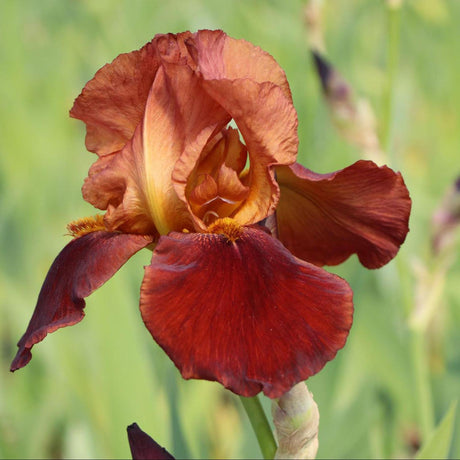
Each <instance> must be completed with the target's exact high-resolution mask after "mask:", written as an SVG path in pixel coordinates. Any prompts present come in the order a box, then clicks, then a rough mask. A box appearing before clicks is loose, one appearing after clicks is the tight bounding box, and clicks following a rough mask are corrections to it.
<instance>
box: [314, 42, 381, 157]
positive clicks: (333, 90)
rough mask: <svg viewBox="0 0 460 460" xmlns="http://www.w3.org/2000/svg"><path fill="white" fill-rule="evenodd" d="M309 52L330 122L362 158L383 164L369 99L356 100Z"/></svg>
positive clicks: (318, 56) (317, 56)
mask: <svg viewBox="0 0 460 460" xmlns="http://www.w3.org/2000/svg"><path fill="white" fill-rule="evenodd" d="M312 55H313V59H314V63H315V66H316V71H317V73H318V76H319V79H320V82H321V86H322V88H323V93H324V96H325V99H326V103H327V105H328V107H329V110H330V113H331V118H332V122H333V123H334V125H335V127H336V128H337V130H338V132H339V133H340V135H341V136H342V137H344V138H345V139H346V140H347V141H348V142H350V144H353V145H355V146H356V147H358V148H359V149H361V150H362V151H363V156H364V157H365V158H367V159H370V160H373V161H374V162H375V163H377V164H383V163H385V161H384V155H383V152H382V150H381V148H380V143H379V139H378V136H377V130H376V121H375V116H374V113H373V111H372V108H371V106H370V105H369V103H368V101H367V100H365V99H363V98H359V99H357V98H356V97H355V95H354V93H353V89H352V87H351V86H350V85H349V84H348V82H347V81H346V80H345V79H344V78H343V77H342V75H340V73H339V72H337V70H336V69H335V68H334V67H333V66H332V65H331V64H330V63H329V62H328V61H327V60H326V59H325V58H324V57H323V56H322V55H321V54H320V53H318V52H317V51H314V50H312Z"/></svg>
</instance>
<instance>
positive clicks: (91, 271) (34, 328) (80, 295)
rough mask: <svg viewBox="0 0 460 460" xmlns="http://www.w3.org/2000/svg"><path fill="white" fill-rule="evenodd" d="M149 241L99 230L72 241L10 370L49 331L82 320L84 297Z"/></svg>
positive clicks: (53, 267) (59, 258)
mask: <svg viewBox="0 0 460 460" xmlns="http://www.w3.org/2000/svg"><path fill="white" fill-rule="evenodd" d="M151 242H152V240H151V238H149V237H144V236H141V235H126V234H122V233H110V232H103V231H98V232H94V233H89V234H86V235H84V236H82V237H80V238H77V239H75V240H72V241H71V242H70V243H69V244H68V245H67V246H66V247H65V248H64V249H63V250H62V251H61V252H60V254H59V255H58V256H57V257H56V259H55V261H54V262H53V264H52V265H51V268H50V270H49V272H48V275H47V276H46V279H45V282H44V283H43V286H42V289H41V291H40V295H39V296H38V301H37V305H36V307H35V311H34V313H33V315H32V319H31V320H30V323H29V326H28V327H27V330H26V332H25V334H24V335H23V337H22V338H21V340H20V341H19V343H18V347H19V350H18V352H17V354H16V357H15V358H14V360H13V363H12V364H11V371H15V370H17V369H20V368H21V367H24V366H25V365H26V364H27V363H28V362H29V361H30V360H31V358H32V354H31V352H30V349H31V348H32V347H33V346H34V345H35V344H36V343H38V342H40V341H42V340H43V339H44V338H45V337H46V335H47V334H48V333H50V332H54V331H55V330H57V329H59V328H61V327H64V326H71V325H73V324H76V323H78V322H79V321H81V320H82V319H83V316H84V313H83V309H84V308H85V301H84V300H83V299H84V298H85V297H87V296H89V295H90V294H91V293H92V292H93V291H94V290H96V289H97V288H99V287H100V286H102V285H103V284H104V283H105V282H106V281H107V280H108V279H110V278H111V277H112V276H113V275H114V274H115V273H116V272H117V271H118V269H119V268H120V267H121V266H122V265H123V264H124V263H125V262H126V261H127V260H128V259H129V258H130V257H131V256H132V255H134V254H135V253H136V252H137V251H139V250H140V249H142V248H144V247H146V246H147V245H149V244H150V243H151Z"/></svg>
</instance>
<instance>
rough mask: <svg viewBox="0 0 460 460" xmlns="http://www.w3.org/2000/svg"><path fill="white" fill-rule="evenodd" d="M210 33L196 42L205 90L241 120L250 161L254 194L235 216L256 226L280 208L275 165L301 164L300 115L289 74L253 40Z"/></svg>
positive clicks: (240, 220)
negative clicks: (291, 94)
mask: <svg viewBox="0 0 460 460" xmlns="http://www.w3.org/2000/svg"><path fill="white" fill-rule="evenodd" d="M208 35H209V34H203V35H200V36H199V37H197V39H196V49H197V55H198V62H199V63H200V71H201V73H202V75H203V78H204V82H203V87H204V88H205V89H206V91H208V93H209V94H210V95H211V96H212V97H213V98H214V99H215V100H216V101H217V102H219V104H220V105H221V106H222V107H223V108H225V110H226V111H227V112H228V113H229V114H230V115H231V116H232V118H233V119H234V120H235V122H236V124H237V126H238V128H239V130H240V131H241V134H242V135H243V138H244V141H245V143H246V146H247V149H248V153H249V159H250V172H249V177H248V184H247V185H248V186H249V188H250V193H249V196H248V198H247V199H246V200H245V202H244V203H243V204H242V206H241V207H240V208H239V209H238V211H237V212H236V213H235V214H234V215H233V216H232V217H234V218H235V219H237V220H238V221H239V222H240V223H242V224H245V225H246V224H253V223H256V222H258V221H260V220H262V219H264V218H265V217H267V215H269V214H270V213H271V212H272V211H273V210H274V208H275V206H276V204H277V201H278V198H279V189H278V185H277V183H276V181H275V180H274V173H273V166H274V165H281V164H284V165H287V164H291V163H293V162H294V161H295V158H296V155H297V148H298V138H297V114H296V111H295V109H294V106H293V104H292V99H291V96H290V91H289V86H288V84H287V81H286V79H285V75H284V72H283V70H282V69H281V68H280V67H279V65H278V64H277V63H276V61H275V60H274V59H273V58H271V56H269V55H268V54H267V53H265V52H263V51H262V50H260V48H257V47H255V46H253V45H251V44H250V43H248V42H244V41H241V40H234V39H231V38H230V37H227V36H223V37H220V38H214V40H213V41H211V39H210V38H208ZM210 41H211V42H212V43H218V46H217V45H216V46H212V47H211V46H209V42H210ZM222 62H223V63H224V64H225V65H223V64H222Z"/></svg>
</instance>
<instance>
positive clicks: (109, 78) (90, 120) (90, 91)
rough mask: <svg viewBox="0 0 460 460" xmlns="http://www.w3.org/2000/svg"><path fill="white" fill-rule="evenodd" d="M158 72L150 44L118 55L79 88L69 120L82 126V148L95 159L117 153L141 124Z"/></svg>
mask: <svg viewBox="0 0 460 460" xmlns="http://www.w3.org/2000/svg"><path fill="white" fill-rule="evenodd" d="M158 68H159V59H158V56H157V53H156V49H155V46H154V42H153V41H152V42H150V43H147V44H146V45H145V46H144V47H143V48H141V49H140V50H138V51H133V52H131V53H126V54H121V55H120V56H118V57H117V58H116V59H115V60H114V61H113V62H112V63H110V64H106V65H105V66H104V67H102V68H101V69H100V70H99V71H98V72H97V73H96V75H95V76H94V78H93V79H92V80H90V81H89V82H88V83H87V84H86V86H85V87H84V88H83V91H82V93H81V94H80V95H79V96H78V97H77V99H76V100H75V103H74V105H73V107H72V109H71V111H70V116H72V117H73V118H78V119H80V120H82V121H83V122H85V123H86V130H87V132H86V147H87V149H88V150H89V151H91V152H95V153H97V154H99V155H106V154H108V153H112V152H116V151H118V150H120V149H121V148H122V147H123V146H124V145H125V144H126V143H127V142H128V140H129V139H131V137H132V136H133V134H134V131H135V129H136V127H137V126H138V125H139V123H140V122H141V120H142V117H143V114H144V108H145V102H146V101H147V96H148V94H149V91H150V87H151V85H152V83H153V80H154V78H155V75H156V72H157V70H158Z"/></svg>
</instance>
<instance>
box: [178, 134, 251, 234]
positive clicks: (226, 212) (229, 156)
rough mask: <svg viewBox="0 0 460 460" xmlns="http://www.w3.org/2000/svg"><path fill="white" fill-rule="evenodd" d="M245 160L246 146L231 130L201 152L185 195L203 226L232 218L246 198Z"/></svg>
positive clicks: (213, 140)
mask: <svg viewBox="0 0 460 460" xmlns="http://www.w3.org/2000/svg"><path fill="white" fill-rule="evenodd" d="M246 160H247V150H246V146H245V145H244V144H242V143H241V142H240V140H239V135H238V131H237V130H236V129H233V128H228V129H224V130H223V131H221V132H220V133H219V134H218V135H217V136H216V137H215V138H214V139H212V140H211V141H210V142H209V144H208V145H207V146H206V148H205V149H204V151H203V153H202V155H201V158H200V160H199V162H198V164H197V166H196V168H195V170H194V171H193V173H192V174H191V175H190V177H189V179H188V183H187V188H186V195H187V199H188V202H189V204H190V207H191V209H192V212H193V214H194V215H195V216H197V217H199V218H200V219H201V220H202V221H203V222H204V224H205V225H208V226H209V225H211V224H212V223H213V222H214V221H215V220H216V219H219V218H222V217H228V216H231V215H233V213H234V212H235V211H236V210H237V209H238V208H239V206H240V205H241V204H242V202H243V201H244V200H245V199H246V198H247V197H248V195H249V187H248V186H247V185H246V183H245V181H244V179H243V178H244V172H243V171H244V168H245V166H246Z"/></svg>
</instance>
